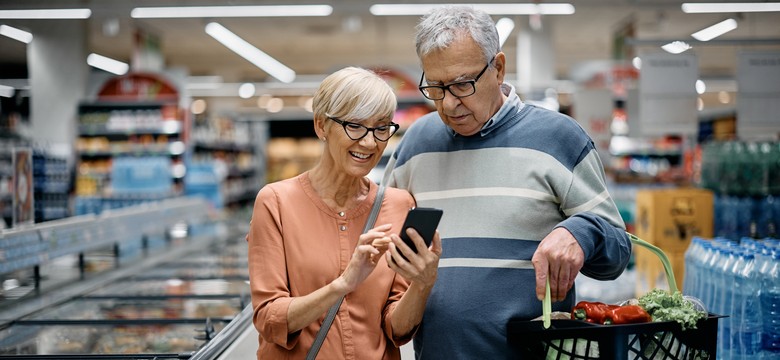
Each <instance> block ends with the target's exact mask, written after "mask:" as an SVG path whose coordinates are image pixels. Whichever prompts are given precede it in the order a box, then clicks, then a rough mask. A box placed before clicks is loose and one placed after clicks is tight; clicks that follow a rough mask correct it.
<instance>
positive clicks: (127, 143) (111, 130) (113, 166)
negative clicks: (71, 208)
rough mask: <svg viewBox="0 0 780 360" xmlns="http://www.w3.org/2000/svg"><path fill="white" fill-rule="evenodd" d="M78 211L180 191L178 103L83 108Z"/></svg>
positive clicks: (183, 148) (180, 118)
mask: <svg viewBox="0 0 780 360" xmlns="http://www.w3.org/2000/svg"><path fill="white" fill-rule="evenodd" d="M78 113H79V134H78V139H77V140H76V151H77V153H78V173H77V176H76V196H77V198H76V213H77V214H84V213H89V212H97V213H99V212H100V211H102V209H108V208H116V207H124V206H128V205H132V204H136V203H139V202H144V201H148V200H159V199H162V198H168V197H174V196H178V195H181V194H182V192H183V178H184V174H185V172H186V168H185V167H184V160H183V157H184V155H185V152H186V145H185V142H184V140H185V139H184V132H185V125H184V121H183V116H184V115H183V112H182V111H181V109H180V108H179V107H178V105H177V103H176V102H170V101H167V102H166V101H161V102H154V101H148V102H89V103H82V104H81V105H80V106H79V111H78Z"/></svg>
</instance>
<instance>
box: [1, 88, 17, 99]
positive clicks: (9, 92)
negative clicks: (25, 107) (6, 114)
mask: <svg viewBox="0 0 780 360" xmlns="http://www.w3.org/2000/svg"><path fill="white" fill-rule="evenodd" d="M14 93H16V89H14V88H13V87H11V86H5V85H0V96H1V97H6V98H10V97H13V96H14Z"/></svg>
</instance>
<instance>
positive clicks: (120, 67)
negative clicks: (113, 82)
mask: <svg viewBox="0 0 780 360" xmlns="http://www.w3.org/2000/svg"><path fill="white" fill-rule="evenodd" d="M87 64H89V66H92V67H95V68H98V69H100V70H104V71H108V72H110V73H112V74H116V75H124V74H127V71H128V70H130V66H129V65H127V64H125V63H123V62H121V61H118V60H114V59H112V58H109V57H105V56H103V55H98V54H95V53H92V54H89V56H87Z"/></svg>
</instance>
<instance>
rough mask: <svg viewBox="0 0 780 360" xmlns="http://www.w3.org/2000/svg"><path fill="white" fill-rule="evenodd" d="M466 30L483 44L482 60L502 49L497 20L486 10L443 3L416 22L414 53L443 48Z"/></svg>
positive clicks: (489, 57)
mask: <svg viewBox="0 0 780 360" xmlns="http://www.w3.org/2000/svg"><path fill="white" fill-rule="evenodd" d="M466 33H468V34H470V35H471V38H472V39H474V41H475V42H476V43H477V45H479V47H480V48H482V52H483V54H484V55H485V61H488V60H490V59H491V58H493V56H494V55H496V54H498V53H499V52H500V51H501V45H500V44H499V42H498V30H496V24H495V23H493V19H491V18H490V15H489V14H488V13H486V12H484V11H482V10H478V9H475V8H473V7H470V6H444V7H439V8H436V9H434V10H432V11H431V12H430V13H428V14H427V15H425V16H423V17H422V19H420V23H419V24H417V35H416V38H415V46H416V47H417V56H418V57H419V58H422V57H423V56H425V55H428V54H430V53H431V52H433V51H437V50H441V49H445V48H447V47H448V46H450V44H452V42H453V41H455V40H456V39H457V38H458V37H459V36H463V35H464V34H466Z"/></svg>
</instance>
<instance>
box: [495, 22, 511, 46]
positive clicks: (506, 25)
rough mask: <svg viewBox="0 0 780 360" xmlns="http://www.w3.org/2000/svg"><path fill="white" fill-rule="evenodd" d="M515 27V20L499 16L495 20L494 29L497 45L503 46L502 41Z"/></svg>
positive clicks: (504, 40)
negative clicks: (496, 35)
mask: <svg viewBox="0 0 780 360" xmlns="http://www.w3.org/2000/svg"><path fill="white" fill-rule="evenodd" d="M514 28H515V22H514V21H512V19H510V18H501V19H498V21H497V22H496V30H498V46H499V47H501V46H504V42H506V39H507V38H508V37H509V34H511V33H512V30H513V29H514Z"/></svg>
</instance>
